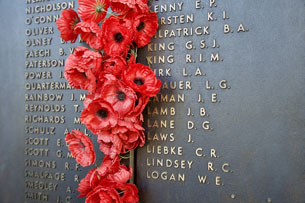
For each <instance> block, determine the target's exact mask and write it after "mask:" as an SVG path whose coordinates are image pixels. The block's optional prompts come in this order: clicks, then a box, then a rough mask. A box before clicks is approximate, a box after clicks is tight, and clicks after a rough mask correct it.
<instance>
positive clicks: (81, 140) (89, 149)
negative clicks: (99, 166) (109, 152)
mask: <svg viewBox="0 0 305 203" xmlns="http://www.w3.org/2000/svg"><path fill="white" fill-rule="evenodd" d="M65 140H66V143H67V144H68V145H69V147H68V148H69V150H70V151H71V152H72V155H73V157H74V158H75V159H76V161H77V162H78V163H79V164H80V165H82V166H84V167H85V166H89V165H91V164H93V163H94V162H95V157H96V156H95V152H94V147H93V144H92V142H91V140H90V138H89V137H87V136H86V135H84V134H83V133H82V132H80V131H78V130H72V132H71V133H68V134H67V136H66V139H65Z"/></svg>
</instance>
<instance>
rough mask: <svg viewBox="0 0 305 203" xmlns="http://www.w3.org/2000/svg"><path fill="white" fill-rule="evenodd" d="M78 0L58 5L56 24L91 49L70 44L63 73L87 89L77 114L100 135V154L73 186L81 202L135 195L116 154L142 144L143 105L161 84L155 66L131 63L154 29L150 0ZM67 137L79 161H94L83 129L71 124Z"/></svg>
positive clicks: (129, 199)
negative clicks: (70, 5) (72, 6)
mask: <svg viewBox="0 0 305 203" xmlns="http://www.w3.org/2000/svg"><path fill="white" fill-rule="evenodd" d="M78 4H79V8H78V10H77V11H78V12H76V11H74V10H73V9H69V10H63V11H62V14H61V15H62V16H61V18H59V19H58V20H57V22H56V24H57V27H58V29H59V31H60V33H61V38H62V39H63V40H65V41H70V42H72V43H74V42H75V41H76V39H77V37H78V35H80V38H81V39H82V40H83V41H85V42H86V43H87V44H88V45H89V47H90V48H86V47H76V48H75V50H74V52H73V53H72V54H71V55H70V56H69V57H68V58H67V60H66V63H65V74H64V75H65V78H66V79H67V81H68V82H69V84H70V85H71V86H72V87H74V88H76V89H84V90H87V91H88V94H87V95H86V99H85V100H84V109H83V111H82V113H81V117H80V119H81V122H82V123H83V124H85V125H86V127H87V128H88V129H89V130H91V131H92V132H93V133H94V134H96V135H97V141H98V143H99V144H100V145H99V146H100V147H99V149H100V150H101V151H102V152H103V153H104V154H105V158H104V160H103V162H102V164H101V165H100V166H99V167H98V168H93V169H91V170H90V171H89V173H88V174H87V176H86V177H85V178H84V179H83V180H82V181H81V183H80V185H79V188H78V191H79V192H80V193H81V194H80V197H86V203H95V202H126V203H133V202H138V200H139V197H138V189H137V187H136V186H135V185H133V184H129V183H127V182H128V180H129V179H130V178H131V176H132V169H131V168H127V167H126V166H124V165H121V164H120V154H124V153H127V152H128V151H130V150H133V149H135V148H136V147H137V146H143V145H144V142H145V136H144V128H143V127H142V122H143V115H142V112H143V110H144V108H145V106H146V105H147V103H148V101H149V98H150V97H152V96H155V95H156V93H157V92H159V90H160V86H161V81H160V80H158V79H157V78H156V75H155V73H154V72H153V71H152V70H151V69H150V68H149V67H147V66H144V65H142V64H139V63H136V49H137V48H138V47H143V46H145V45H147V44H148V43H149V42H150V40H151V38H152V37H153V36H154V35H155V33H156V31H157V28H158V18H157V15H156V13H154V12H150V11H149V8H148V5H147V0H78ZM109 8H110V9H111V11H112V12H111V13H110V12H109V11H108V10H110V9H109ZM107 14H109V15H108V16H109V17H108V18H106V15H107ZM65 140H66V142H67V144H68V147H69V150H70V151H71V152H72V155H73V156H74V157H75V158H76V161H77V162H78V163H79V164H80V165H82V166H84V167H85V166H90V165H92V164H94V163H95V161H96V154H95V151H94V147H93V144H92V142H91V140H90V139H89V138H88V137H87V136H86V135H84V134H83V133H82V132H80V131H76V130H73V131H71V132H70V133H68V134H67V136H66V139H65Z"/></svg>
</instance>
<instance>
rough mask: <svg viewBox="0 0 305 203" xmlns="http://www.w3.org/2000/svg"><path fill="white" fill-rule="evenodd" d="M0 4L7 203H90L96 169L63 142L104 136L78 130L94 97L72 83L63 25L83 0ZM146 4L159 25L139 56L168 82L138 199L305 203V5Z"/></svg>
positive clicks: (139, 155)
mask: <svg viewBox="0 0 305 203" xmlns="http://www.w3.org/2000/svg"><path fill="white" fill-rule="evenodd" d="M0 3H1V4H0V5H1V6H0V7H1V8H0V9H1V13H2V14H1V21H0V22H1V23H0V25H1V28H2V32H1V39H2V46H1V52H0V53H1V63H0V64H1V69H2V74H1V76H0V77H1V81H0V82H1V102H2V108H1V120H2V121H1V136H0V141H1V142H0V143H1V147H0V152H1V156H0V161H1V167H0V172H1V173H0V180H1V183H2V186H1V188H0V194H1V200H0V202H27V203H30V202H57V203H69V202H73V203H77V202H84V199H83V198H77V195H78V192H77V191H76V189H77V187H78V183H79V182H80V180H81V179H82V178H83V177H84V176H85V175H86V174H87V172H88V170H89V168H83V167H81V166H80V165H79V164H77V163H76V162H75V159H74V158H73V157H72V154H71V153H70V152H69V151H68V148H67V147H66V144H65V141H64V138H65V134H66V133H67V132H68V131H71V130H73V129H79V130H81V131H82V132H83V133H85V134H86V135H88V136H89V137H90V138H91V139H92V140H94V141H95V140H96V137H95V136H94V135H93V134H92V133H91V132H90V131H89V130H88V129H86V128H85V126H84V125H82V124H81V123H80V113H81V110H82V108H83V104H82V101H83V100H84V99H85V92H84V91H80V90H75V89H73V88H71V87H70V86H69V84H68V83H67V81H66V79H65V78H64V77H63V73H64V66H65V59H66V58H67V56H68V55H69V54H71V53H72V52H73V50H74V48H75V47H77V46H78V45H80V44H82V42H81V41H80V40H78V42H76V43H75V44H70V43H66V42H64V41H63V40H61V39H60V37H59V36H60V33H59V31H58V30H57V27H56V20H57V19H58V18H59V17H60V13H61V11H62V10H63V9H69V8H72V9H74V10H76V9H77V7H78V5H77V1H75V0H70V1H69V0H67V1H66V0H63V1H59V0H49V1H48V0H24V1H22V2H18V1H17V0H13V1H12V2H5V1H1V2H0ZM149 4H150V6H151V10H152V11H154V12H156V13H157V14H158V17H159V30H158V31H157V34H156V36H155V37H154V38H153V39H152V41H151V43H150V44H149V45H148V46H147V47H145V48H142V49H139V50H138V61H139V62H141V63H143V64H146V65H148V66H150V67H151V68H152V69H153V70H154V71H155V73H156V75H157V77H158V78H159V79H160V80H161V81H162V86H161V91H160V93H159V94H158V95H157V96H156V97H154V98H152V99H151V100H150V103H149V104H148V106H147V108H146V110H145V115H144V117H145V121H144V127H145V129H146V132H145V134H146V144H145V145H144V146H143V147H142V148H139V149H138V150H137V151H135V156H134V157H132V159H134V161H135V170H134V179H135V183H136V185H137V186H138V188H139V195H140V202H142V203H157V202H164V203H171V202H177V203H178V202H181V203H182V202H203V203H205V202H207V203H209V202H220V203H222V202H300V203H301V202H304V201H305V190H304V188H305V149H304V146H305V108H304V104H305V90H304V88H305V81H304V78H305V11H304V7H305V1H304V0H295V1H286V0H269V1H263V0H257V1H251V0H230V1H223V0H188V1H179V0H159V1H157V0H155V1H150V2H149ZM82 45H83V44H82ZM93 143H96V142H93ZM95 147H96V150H98V146H97V145H96V146H95ZM98 154H99V157H97V160H98V161H97V162H98V163H101V162H102V158H103V156H102V153H98ZM126 164H128V160H126Z"/></svg>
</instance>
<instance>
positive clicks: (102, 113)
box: [96, 109, 108, 119]
mask: <svg viewBox="0 0 305 203" xmlns="http://www.w3.org/2000/svg"><path fill="white" fill-rule="evenodd" d="M96 115H97V116H98V117H99V118H102V119H103V118H107V115H108V113H107V111H106V110H104V109H100V110H98V111H97V112H96Z"/></svg>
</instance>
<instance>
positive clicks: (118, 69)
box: [102, 56, 127, 78]
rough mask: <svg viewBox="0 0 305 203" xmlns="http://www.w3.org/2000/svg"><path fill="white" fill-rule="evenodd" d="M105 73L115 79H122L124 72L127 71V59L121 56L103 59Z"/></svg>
mask: <svg viewBox="0 0 305 203" xmlns="http://www.w3.org/2000/svg"><path fill="white" fill-rule="evenodd" d="M102 67H103V71H104V72H105V73H111V74H113V75H114V76H115V77H117V78H120V77H121V73H122V71H124V70H125V69H127V63H126V59H124V58H123V57H120V56H116V57H110V56H105V57H104V58H103V65H102Z"/></svg>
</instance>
